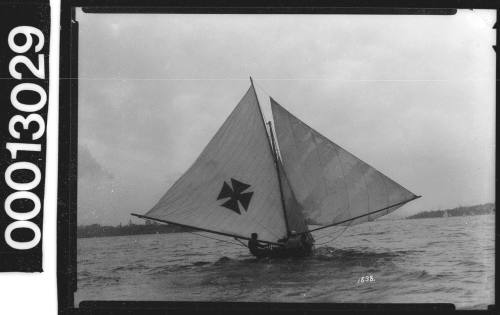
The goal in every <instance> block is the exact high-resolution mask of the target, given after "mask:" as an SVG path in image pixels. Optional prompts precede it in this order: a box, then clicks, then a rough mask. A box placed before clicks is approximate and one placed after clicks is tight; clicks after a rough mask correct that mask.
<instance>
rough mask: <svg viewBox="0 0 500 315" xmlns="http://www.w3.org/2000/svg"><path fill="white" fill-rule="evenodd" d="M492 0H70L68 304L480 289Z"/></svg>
mask: <svg viewBox="0 0 500 315" xmlns="http://www.w3.org/2000/svg"><path fill="white" fill-rule="evenodd" d="M496 14H497V12H496V10H486V9H482V10H475V9H474V10H470V9H458V10H456V12H454V14H444V15H438V14H427V15H426V14H421V15H417V14H394V15H391V14H181V13H168V14H165V13H158V14H146V13H102V12H100V13H97V12H92V11H91V10H86V9H85V8H77V9H76V14H75V19H74V20H75V22H74V23H76V24H77V25H78V30H77V37H78V38H77V39H78V50H77V55H78V58H77V65H78V95H77V101H78V111H77V117H78V119H77V121H78V128H77V142H78V144H77V166H76V170H77V173H76V174H77V193H76V209H77V220H76V224H77V237H78V238H77V240H76V282H77V283H76V292H75V294H74V304H75V305H74V306H75V307H78V305H79V304H80V303H81V302H83V301H215V302H274V303H451V304H454V305H455V307H456V308H457V309H466V310H468V309H483V310H485V309H487V308H488V305H492V304H495V293H494V286H495V128H496V121H495V115H496V111H495V97H496V95H495V76H496V73H495V69H496V62H495V60H496V56H495V50H494V49H493V46H494V45H495V42H496V30H495V29H493V25H494V24H495V22H496Z"/></svg>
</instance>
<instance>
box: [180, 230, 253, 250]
mask: <svg viewBox="0 0 500 315" xmlns="http://www.w3.org/2000/svg"><path fill="white" fill-rule="evenodd" d="M188 233H191V234H194V235H197V236H201V237H205V238H209V239H211V240H216V241H219V242H224V243H229V244H233V245H239V246H244V247H247V246H246V245H244V244H243V243H241V244H239V243H234V242H231V241H227V240H221V239H218V238H215V237H210V236H208V235H203V234H198V233H196V232H188ZM234 239H235V240H238V239H237V238H234ZM242 244H243V245H242Z"/></svg>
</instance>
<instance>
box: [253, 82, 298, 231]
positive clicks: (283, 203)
mask: <svg viewBox="0 0 500 315" xmlns="http://www.w3.org/2000/svg"><path fill="white" fill-rule="evenodd" d="M250 84H251V85H252V89H253V91H254V93H255V98H256V99H257V107H258V108H259V112H260V115H261V116H262V124H263V125H264V129H267V128H266V123H265V119H264V114H263V113H262V108H261V107H260V102H259V97H258V96H257V91H256V90H255V86H254V85H253V79H252V77H251V76H250ZM268 124H269V137H268V138H267V140H268V142H269V148H270V149H271V154H272V155H273V158H274V164H275V166H276V173H277V174H278V185H279V188H280V196H281V205H282V208H283V215H284V217H285V226H286V234H287V236H289V235H290V228H289V226H288V218H287V215H286V209H285V199H284V198H283V188H282V187H281V177H280V171H279V168H278V156H277V152H276V151H275V143H274V133H273V131H272V129H271V122H270V121H269V122H268Z"/></svg>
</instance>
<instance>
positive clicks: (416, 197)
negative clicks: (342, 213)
mask: <svg viewBox="0 0 500 315" xmlns="http://www.w3.org/2000/svg"><path fill="white" fill-rule="evenodd" d="M420 197H422V196H414V197H413V198H411V199H409V200H405V201H401V202H398V203H395V204H393V205H390V206H387V207H385V208H382V209H379V210H375V211H372V212H368V213H365V214H362V215H358V216H357V217H354V218H350V219H347V220H344V221H340V222H337V223H333V224H330V225H325V226H322V227H319V228H316V229H312V230H310V231H306V232H302V233H297V234H299V235H300V234H305V233H307V232H314V231H318V230H322V229H326V228H329V227H332V226H336V225H340V224H342V223H346V222H349V221H354V220H356V219H359V218H362V217H366V216H367V215H370V214H374V213H377V212H380V211H384V210H387V209H389V208H392V207H396V206H402V205H404V204H405V203H408V202H410V201H412V200H415V199H418V198H420Z"/></svg>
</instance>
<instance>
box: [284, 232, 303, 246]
mask: <svg viewBox="0 0 500 315" xmlns="http://www.w3.org/2000/svg"><path fill="white" fill-rule="evenodd" d="M301 247H302V240H301V238H300V236H299V235H297V232H295V231H290V236H288V238H287V240H286V242H285V248H286V249H298V248H301Z"/></svg>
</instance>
